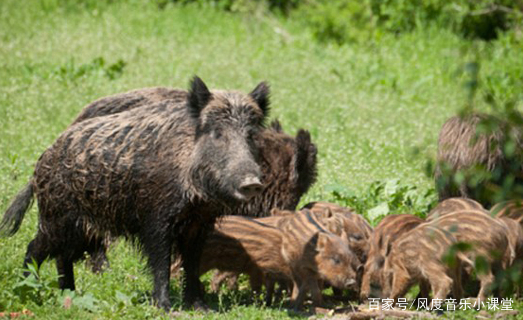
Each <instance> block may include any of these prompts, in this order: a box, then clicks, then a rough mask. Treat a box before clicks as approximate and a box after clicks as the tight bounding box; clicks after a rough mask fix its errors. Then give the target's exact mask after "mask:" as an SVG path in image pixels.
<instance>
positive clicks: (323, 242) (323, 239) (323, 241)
mask: <svg viewBox="0 0 523 320" xmlns="http://www.w3.org/2000/svg"><path fill="white" fill-rule="evenodd" d="M317 239H318V240H317V242H316V250H318V251H322V250H323V249H324V248H326V247H327V245H328V243H329V236H328V235H327V234H326V233H325V232H318V233H317Z"/></svg>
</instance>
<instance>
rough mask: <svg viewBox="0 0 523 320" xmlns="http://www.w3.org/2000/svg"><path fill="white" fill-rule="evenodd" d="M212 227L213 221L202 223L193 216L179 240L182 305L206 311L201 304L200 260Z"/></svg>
mask: <svg viewBox="0 0 523 320" xmlns="http://www.w3.org/2000/svg"><path fill="white" fill-rule="evenodd" d="M213 227H214V220H213V221H204V220H203V219H201V217H199V216H196V215H195V216H194V217H193V220H192V221H190V222H189V223H188V224H187V226H186V227H185V231H184V232H183V234H182V235H181V236H180V238H179V241H178V243H179V247H180V251H181V254H182V262H183V269H184V272H185V278H184V280H185V281H184V288H183V289H184V292H183V293H184V303H185V305H186V306H187V307H191V306H192V307H194V308H195V309H203V310H206V309H207V306H206V305H205V304H204V302H203V289H202V287H203V285H202V283H201V282H200V259H201V255H202V251H203V246H204V244H205V240H206V238H207V235H208V234H209V232H210V231H211V230H212V228H213Z"/></svg>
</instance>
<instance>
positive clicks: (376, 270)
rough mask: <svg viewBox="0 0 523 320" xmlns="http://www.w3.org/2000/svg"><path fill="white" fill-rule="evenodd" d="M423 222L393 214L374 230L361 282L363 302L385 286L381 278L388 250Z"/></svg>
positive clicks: (417, 218)
mask: <svg viewBox="0 0 523 320" xmlns="http://www.w3.org/2000/svg"><path fill="white" fill-rule="evenodd" d="M423 222H424V221H423V219H421V218H419V217H417V216H414V215H411V214H393V215H388V216H386V217H385V218H383V220H381V221H380V223H379V224H378V225H377V226H376V228H374V232H373V233H372V235H371V237H370V239H369V244H370V245H369V252H368V256H367V261H366V262H365V268H364V273H363V279H362V282H361V290H360V297H361V299H362V300H365V299H367V298H369V297H370V296H371V294H372V295H375V294H373V293H372V292H371V291H372V288H379V287H381V286H383V284H382V283H381V276H382V272H383V266H384V263H385V256H386V253H387V248H389V247H390V246H391V245H393V244H394V242H395V241H396V240H397V239H398V238H399V237H401V236H402V235H403V234H406V233H407V232H409V231H410V230H412V229H414V228H415V227H417V226H418V225H420V224H421V223H423ZM425 294H426V293H425V292H423V293H422V295H425Z"/></svg>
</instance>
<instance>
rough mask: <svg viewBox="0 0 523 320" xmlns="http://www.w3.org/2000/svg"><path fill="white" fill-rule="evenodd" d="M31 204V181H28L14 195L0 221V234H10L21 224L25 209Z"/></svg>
mask: <svg viewBox="0 0 523 320" xmlns="http://www.w3.org/2000/svg"><path fill="white" fill-rule="evenodd" d="M31 204H33V182H32V181H29V183H28V184H27V185H26V186H25V187H24V188H23V189H22V190H21V191H20V192H18V194H17V195H16V198H15V199H14V201H13V202H12V203H11V205H10V206H9V208H8V209H7V211H6V212H5V214H4V218H3V219H2V221H1V222H0V235H3V236H12V235H14V234H15V233H16V232H17V231H18V229H20V225H21V224H22V220H23V219H24V216H25V213H26V211H27V210H28V209H29V207H31Z"/></svg>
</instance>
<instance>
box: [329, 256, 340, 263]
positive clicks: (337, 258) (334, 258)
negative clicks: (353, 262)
mask: <svg viewBox="0 0 523 320" xmlns="http://www.w3.org/2000/svg"><path fill="white" fill-rule="evenodd" d="M331 260H332V262H333V263H334V264H340V263H341V260H340V258H339V257H337V256H336V257H332V258H331Z"/></svg>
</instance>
